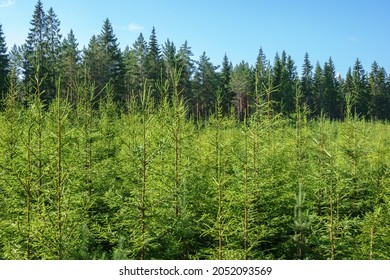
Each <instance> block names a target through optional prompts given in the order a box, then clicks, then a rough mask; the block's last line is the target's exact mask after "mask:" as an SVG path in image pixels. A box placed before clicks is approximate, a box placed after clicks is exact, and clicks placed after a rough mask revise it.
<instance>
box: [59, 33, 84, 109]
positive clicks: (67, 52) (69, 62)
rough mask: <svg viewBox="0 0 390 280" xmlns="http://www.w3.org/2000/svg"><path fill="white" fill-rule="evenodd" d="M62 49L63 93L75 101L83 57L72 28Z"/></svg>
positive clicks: (72, 101) (71, 100)
mask: <svg viewBox="0 0 390 280" xmlns="http://www.w3.org/2000/svg"><path fill="white" fill-rule="evenodd" d="M61 49H62V50H61V57H60V65H61V91H62V93H61V94H62V96H68V98H69V101H70V102H71V103H74V102H75V101H76V96H75V83H76V79H77V72H78V70H79V67H80V60H81V57H80V51H79V50H78V43H77V40H76V38H75V36H74V33H73V30H70V32H69V34H68V36H67V37H66V38H65V39H64V40H63V41H62V44H61Z"/></svg>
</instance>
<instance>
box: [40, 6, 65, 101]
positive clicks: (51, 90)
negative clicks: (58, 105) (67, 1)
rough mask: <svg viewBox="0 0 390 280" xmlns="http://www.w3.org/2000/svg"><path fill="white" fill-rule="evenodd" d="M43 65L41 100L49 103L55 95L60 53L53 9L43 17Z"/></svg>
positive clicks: (57, 29) (59, 38) (58, 32)
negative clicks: (43, 89)
mask: <svg viewBox="0 0 390 280" xmlns="http://www.w3.org/2000/svg"><path fill="white" fill-rule="evenodd" d="M44 27H45V31H44V48H45V50H44V61H43V62H42V65H44V67H45V70H46V73H45V76H46V77H45V79H46V81H45V84H46V87H45V92H44V94H43V99H44V100H47V101H50V100H52V99H54V98H55V96H56V94H57V89H56V85H57V80H58V79H59V75H60V53H61V37H62V36H61V34H60V21H59V20H58V18H57V15H56V14H55V12H54V10H53V8H50V9H49V11H48V12H47V15H46V16H45V23H44Z"/></svg>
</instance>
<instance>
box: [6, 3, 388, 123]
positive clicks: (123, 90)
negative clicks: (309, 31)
mask: <svg viewBox="0 0 390 280" xmlns="http://www.w3.org/2000/svg"><path fill="white" fill-rule="evenodd" d="M173 69H180V70H181V75H180V81H179V87H180V90H181V91H182V92H183V95H184V96H185V99H186V102H187V104H188V106H189V112H188V114H189V115H190V116H192V117H194V118H195V119H197V120H204V119H206V118H207V117H208V116H210V115H212V114H213V113H215V108H214V105H213V104H215V96H216V94H215V93H216V92H217V91H219V92H220V94H221V96H222V108H223V114H224V115H229V114H235V115H237V117H238V118H239V119H241V120H242V119H243V118H244V116H250V115H251V114H253V113H254V112H255V111H256V110H257V107H258V106H259V104H260V101H265V100H266V99H267V96H266V92H265V90H264V88H265V87H267V86H269V85H272V87H273V89H274V90H273V92H272V94H270V96H269V99H270V101H272V108H273V110H274V112H276V113H281V114H282V115H285V116H290V115H291V113H293V111H294V106H295V105H294V97H295V95H296V91H297V87H300V88H301V90H302V94H303V96H304V100H305V104H306V107H307V110H308V112H309V116H310V117H318V116H320V115H325V116H327V117H329V118H330V119H344V118H345V114H346V112H345V108H346V103H347V100H348V102H351V106H352V112H353V114H356V115H357V116H360V117H365V118H367V119H378V120H385V119H387V120H388V119H390V110H388V108H390V78H389V76H388V75H387V73H386V71H385V69H384V68H383V67H381V66H380V65H379V64H378V63H377V62H374V63H373V64H372V67H371V69H370V71H369V72H366V71H365V70H364V69H363V66H362V64H361V62H360V61H359V59H357V60H356V63H355V65H354V66H353V67H352V68H350V69H349V70H348V72H347V74H346V76H345V77H341V76H340V75H337V72H336V69H335V65H334V63H333V61H332V59H331V58H329V60H328V61H327V62H325V63H324V64H323V65H321V64H319V63H318V62H317V63H316V65H313V64H312V63H311V62H310V58H309V55H308V54H307V53H306V54H305V56H304V60H303V66H302V68H301V71H299V69H297V66H296V63H295V62H294V60H293V59H292V58H291V56H289V55H287V54H286V52H284V51H283V52H282V53H281V54H278V53H277V54H276V55H275V57H274V59H273V61H271V60H269V59H268V58H266V56H265V55H264V52H263V50H262V49H261V48H260V50H259V53H258V57H257V60H256V62H255V63H254V66H252V65H251V64H249V63H248V62H244V61H242V62H241V63H239V64H238V65H235V66H233V65H232V63H231V62H230V61H229V59H228V57H227V56H226V55H225V56H224V57H223V60H222V63H221V65H220V66H219V65H218V66H216V65H213V64H212V63H211V62H210V59H209V57H208V56H207V55H206V53H205V52H204V53H203V54H202V55H201V56H200V58H199V59H198V60H197V61H196V60H194V59H193V54H192V52H191V48H190V46H189V45H188V43H187V42H184V43H183V44H182V45H181V46H180V47H179V48H177V47H176V46H175V44H174V43H173V42H171V41H170V40H169V39H168V40H167V41H166V42H165V43H164V44H162V45H161V44H159V43H158V40H157V35H156V30H155V29H154V28H153V30H152V32H151V35H150V37H149V40H148V41H147V40H146V39H145V38H144V36H143V34H142V33H141V34H140V35H139V36H138V38H137V40H136V41H135V42H134V43H133V45H132V46H131V47H129V46H127V47H126V48H125V49H124V50H121V49H120V48H119V44H118V42H117V38H116V36H115V34H114V32H113V27H112V25H111V23H110V21H109V20H108V19H106V20H105V21H104V24H103V27H102V30H101V33H100V34H99V35H94V36H92V38H91V39H90V41H89V44H88V46H87V47H85V48H84V49H83V50H82V51H80V50H79V49H78V43H77V39H76V37H75V35H74V33H73V31H72V30H71V31H70V32H69V34H68V35H67V36H66V37H65V38H62V35H61V32H60V21H59V19H58V18H57V16H56V14H55V12H54V10H53V9H52V8H50V9H49V10H48V11H47V12H45V11H44V8H43V4H42V2H41V1H38V2H37V4H36V6H35V11H34V14H33V18H32V20H31V28H30V31H29V33H28V36H27V39H26V42H25V44H23V45H22V46H13V47H12V48H11V50H10V51H9V52H7V47H6V44H5V35H4V34H3V32H2V29H1V25H0V92H1V94H2V97H3V99H4V95H5V93H6V92H7V87H9V84H10V82H9V80H10V79H13V80H14V82H18V83H19V84H20V86H21V87H22V88H23V90H22V91H21V92H20V95H19V96H18V102H21V103H22V104H27V103H28V99H29V98H30V97H31V95H33V92H34V89H33V84H34V80H35V79H36V78H37V77H39V79H41V80H42V83H41V85H40V87H41V90H42V92H43V94H42V96H41V98H42V101H44V104H46V105H49V104H50V103H51V102H52V100H53V99H54V97H55V95H56V90H57V88H58V87H59V88H61V91H62V92H61V95H62V97H66V98H68V99H69V100H70V101H71V102H76V100H75V99H76V98H77V96H75V87H76V84H77V83H80V82H82V81H88V82H92V83H93V84H94V85H95V94H96V95H99V96H100V97H102V96H104V95H105V94H106V86H107V85H108V84H109V85H110V86H111V87H112V89H113V95H114V101H115V102H117V103H118V104H119V105H121V107H123V105H124V104H125V103H126V101H127V100H129V99H131V98H132V97H134V96H137V95H138V93H139V92H140V91H142V89H143V87H144V84H145V83H147V85H148V87H150V88H151V91H152V96H153V98H154V99H155V100H156V103H158V102H159V101H160V100H162V99H163V98H164V96H163V94H164V87H165V84H164V83H165V81H166V80H167V79H169V78H170V76H171V75H172V70H173ZM58 80H60V81H61V82H60V84H58V83H57V82H58Z"/></svg>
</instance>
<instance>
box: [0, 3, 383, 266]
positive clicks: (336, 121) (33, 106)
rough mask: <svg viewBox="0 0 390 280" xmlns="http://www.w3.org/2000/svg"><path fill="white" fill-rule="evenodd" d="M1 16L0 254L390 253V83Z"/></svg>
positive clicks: (379, 76) (359, 73)
mask: <svg viewBox="0 0 390 280" xmlns="http://www.w3.org/2000/svg"><path fill="white" fill-rule="evenodd" d="M30 24H31V26H30V30H29V33H28V36H27V38H26V40H25V44H23V45H20V46H16V45H15V46H11V47H10V46H6V35H7V34H4V32H3V31H2V27H1V23H0V93H1V95H0V100H1V101H0V259H17V260H19V259H76V260H79V259H142V260H144V259H145V260H146V259H178V260H179V259H276V260H277V259H317V260H323V259H390V125H389V120H390V77H389V75H388V74H387V73H386V71H385V69H384V68H383V67H381V66H380V65H379V64H378V63H377V62H373V63H372V67H371V69H370V70H369V71H366V70H364V69H363V66H362V64H361V62H360V61H359V59H357V60H356V63H355V64H354V65H353V67H351V68H350V69H349V71H348V72H347V73H346V75H345V76H344V77H342V76H341V75H339V74H336V73H337V72H336V69H335V66H334V63H333V61H332V58H329V60H328V61H327V62H325V63H324V64H323V65H321V64H320V63H317V64H316V65H313V64H312V62H311V61H310V57H309V54H307V53H306V54H303V56H302V61H303V65H302V66H301V67H297V66H296V63H295V61H294V60H293V58H292V57H291V56H289V55H288V54H286V52H285V51H282V52H281V53H277V54H276V55H275V57H274V58H273V59H272V60H270V59H268V58H267V57H266V56H265V55H264V52H263V50H262V49H261V48H260V49H259V53H258V58H257V60H256V61H254V62H253V64H251V63H249V62H245V61H242V62H241V63H239V64H237V65H235V66H233V65H232V63H231V62H230V61H229V59H228V57H227V55H225V56H224V57H223V54H222V57H223V60H222V62H221V65H220V66H216V65H213V64H212V63H211V62H210V58H209V57H208V56H207V55H206V52H204V53H203V54H202V55H201V56H200V57H199V58H197V59H196V58H194V57H193V55H192V52H191V47H190V46H189V45H188V43H187V42H184V43H182V45H181V46H180V47H178V48H177V47H176V46H175V43H174V42H172V41H170V40H169V39H168V40H166V42H164V43H162V44H160V43H159V42H158V39H157V31H156V29H155V28H153V30H151V34H150V37H149V38H146V39H145V37H144V35H143V34H142V33H141V34H140V35H139V36H138V38H137V40H136V41H135V42H134V43H133V44H132V45H131V46H128V47H126V48H124V49H123V50H122V49H120V48H119V43H118V42H117V38H116V36H115V34H114V32H113V27H112V24H111V22H110V21H109V19H107V20H105V21H104V22H103V26H102V28H101V33H100V34H99V35H94V36H92V38H91V39H90V41H89V44H88V46H86V47H84V48H83V49H82V50H80V49H79V46H78V43H77V39H76V36H75V34H74V33H73V31H69V33H68V34H67V36H65V37H62V34H61V31H60V21H59V19H58V18H57V16H56V14H55V12H54V10H53V9H52V8H50V9H49V10H45V8H44V6H43V3H42V2H41V1H40V0H39V1H37V4H36V6H35V10H34V11H33V13H32V19H31V21H30Z"/></svg>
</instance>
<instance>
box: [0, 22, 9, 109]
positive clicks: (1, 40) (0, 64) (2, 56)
mask: <svg viewBox="0 0 390 280" xmlns="http://www.w3.org/2000/svg"><path fill="white" fill-rule="evenodd" d="M9 64H10V61H9V56H8V54H7V45H6V43H5V36H4V33H3V27H2V25H1V24H0V100H2V99H3V98H4V96H5V92H6V90H7V82H6V79H7V77H8V74H9V70H10V69H9V66H10V65H9ZM0 108H1V107H0Z"/></svg>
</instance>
